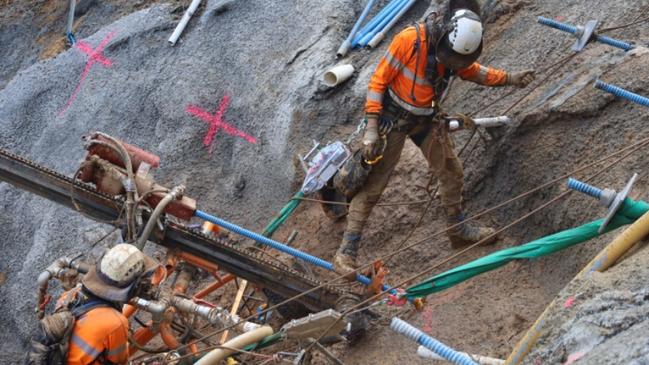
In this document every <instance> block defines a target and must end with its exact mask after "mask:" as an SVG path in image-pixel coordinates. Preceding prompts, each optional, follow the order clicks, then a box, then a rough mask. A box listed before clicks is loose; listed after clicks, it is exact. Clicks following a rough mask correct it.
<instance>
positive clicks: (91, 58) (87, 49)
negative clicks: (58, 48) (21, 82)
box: [59, 31, 116, 117]
mask: <svg viewBox="0 0 649 365" xmlns="http://www.w3.org/2000/svg"><path fill="white" fill-rule="evenodd" d="M115 33H116V32H115V31H113V32H110V33H108V35H107V36H106V37H105V38H104V39H103V40H102V41H101V43H99V45H98V46H97V48H95V49H93V48H92V47H91V46H90V45H89V44H88V43H86V42H84V41H79V42H77V44H76V47H77V48H78V49H79V50H80V51H81V52H83V53H85V54H86V55H88V60H87V61H86V65H85V66H84V68H83V71H81V76H80V77H79V82H78V83H77V86H76V87H75V88H74V91H72V95H70V98H69V99H68V101H67V103H65V106H64V107H63V109H61V111H60V112H59V117H61V116H63V114H65V112H66V111H67V110H68V109H70V106H72V103H74V101H75V100H76V99H77V95H79V91H80V90H81V86H82V85H83V82H84V81H85V80H86V77H88V73H90V69H91V68H92V66H93V65H94V64H95V63H97V62H98V63H100V64H102V65H103V66H104V67H106V68H110V67H111V66H113V61H111V60H109V59H108V58H106V56H104V54H103V52H104V48H106V45H108V42H110V40H111V38H113V36H114V35H115Z"/></svg>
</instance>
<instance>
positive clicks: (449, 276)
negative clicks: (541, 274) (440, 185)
mask: <svg viewBox="0 0 649 365" xmlns="http://www.w3.org/2000/svg"><path fill="white" fill-rule="evenodd" d="M647 211H649V204H648V203H646V202H643V201H639V202H636V201H634V200H632V199H630V198H627V199H626V200H625V202H624V204H623V206H622V209H620V210H619V211H618V213H617V214H616V215H615V217H613V219H612V220H611V223H610V224H609V225H608V227H607V228H606V232H609V231H611V230H614V229H616V228H619V227H621V226H624V225H627V224H631V223H633V222H635V221H636V220H637V219H638V218H640V217H641V216H642V215H644V214H645V213H646V212H647ZM602 222H603V219H600V220H596V221H594V222H590V223H586V224H584V225H583V226H579V227H576V228H572V229H568V230H565V231H562V232H558V233H555V234H553V235H550V236H546V237H543V238H540V239H538V240H535V241H532V242H530V243H527V244H524V245H522V246H517V247H512V248H508V249H506V250H502V251H498V252H494V253H492V254H491V255H488V256H485V257H482V258H480V259H477V260H475V261H472V262H470V263H468V264H466V265H462V266H459V267H456V268H454V269H452V270H449V271H447V272H444V273H441V274H439V275H436V276H433V277H432V278H430V279H428V280H426V281H424V282H422V283H420V284H417V285H415V286H413V287H411V288H408V290H406V296H407V297H408V299H415V298H422V297H425V296H427V295H430V294H433V293H437V292H440V291H443V290H446V289H448V288H450V287H453V286H455V285H457V284H459V283H461V282H463V281H465V280H468V279H470V278H472V277H474V276H477V275H480V274H482V273H485V272H487V271H491V270H494V269H497V268H499V267H501V266H503V265H505V264H507V263H508V262H510V261H512V260H523V259H535V258H538V257H542V256H546V255H550V254H552V253H555V252H557V251H561V250H563V249H566V248H568V247H571V246H574V245H576V244H578V243H582V242H585V241H588V240H590V239H592V238H595V237H597V236H599V233H598V232H597V230H598V229H599V227H600V226H601V224H602Z"/></svg>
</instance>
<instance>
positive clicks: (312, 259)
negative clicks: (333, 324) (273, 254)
mask: <svg viewBox="0 0 649 365" xmlns="http://www.w3.org/2000/svg"><path fill="white" fill-rule="evenodd" d="M194 216H195V217H198V218H200V219H202V220H205V221H208V222H210V223H214V224H216V225H217V226H219V227H223V228H225V229H227V230H229V231H231V232H234V233H236V234H238V235H241V236H244V237H247V238H250V239H251V240H253V241H255V242H259V243H261V244H262V245H266V246H269V247H272V248H274V249H276V250H278V251H281V252H284V253H286V254H289V255H291V256H293V257H297V258H299V259H301V260H304V261H306V262H308V263H310V264H312V265H315V266H318V267H321V268H323V269H326V270H329V271H334V265H333V264H331V263H330V262H327V261H325V260H323V259H321V258H319V257H316V256H313V255H309V254H308V253H304V252H302V251H300V250H296V249H294V248H293V247H289V246H287V245H285V244H283V243H279V242H277V241H275V240H272V239H270V238H268V237H264V236H262V235H260V234H258V233H255V232H252V231H249V230H247V229H245V228H242V227H239V226H237V225H236V224H232V223H230V222H228V221H225V220H223V219H221V218H218V217H215V216H213V215H210V214H207V213H205V212H203V211H200V210H196V212H195V213H194ZM356 281H358V282H359V283H362V284H365V285H370V284H371V283H372V280H371V279H370V278H368V277H367V276H365V275H356ZM388 289H390V287H389V286H387V285H383V290H388ZM390 293H392V294H395V293H396V290H392V291H391V292H390Z"/></svg>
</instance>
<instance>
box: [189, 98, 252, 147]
mask: <svg viewBox="0 0 649 365" xmlns="http://www.w3.org/2000/svg"><path fill="white" fill-rule="evenodd" d="M229 104H230V96H228V95H225V96H224V97H223V99H222V100H221V104H219V109H218V110H217V111H216V113H214V114H213V115H212V114H210V113H208V112H207V111H206V110H204V109H202V108H200V107H198V106H196V105H191V104H190V105H188V106H187V109H186V111H187V113H190V114H193V115H194V116H196V117H198V118H200V119H202V120H203V121H205V122H206V123H207V124H209V125H210V127H209V129H208V130H207V133H205V137H204V138H203V145H204V146H205V147H208V148H209V151H210V153H212V147H213V144H212V142H214V137H216V133H217V132H218V130H219V129H223V131H224V132H225V133H227V134H229V135H231V136H235V137H241V138H243V139H245V140H246V141H247V142H248V143H251V144H255V143H257V139H256V138H255V137H253V136H251V135H249V134H247V133H246V132H244V131H242V130H239V129H237V128H236V127H234V126H232V125H230V124H228V123H226V122H225V121H223V115H224V114H225V110H226V109H227V108H228V105H229Z"/></svg>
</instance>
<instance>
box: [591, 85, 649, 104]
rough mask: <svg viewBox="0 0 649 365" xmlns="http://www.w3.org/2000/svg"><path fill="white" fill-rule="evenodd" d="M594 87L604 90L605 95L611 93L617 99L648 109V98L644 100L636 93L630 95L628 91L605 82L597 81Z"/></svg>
mask: <svg viewBox="0 0 649 365" xmlns="http://www.w3.org/2000/svg"><path fill="white" fill-rule="evenodd" d="M595 87H596V88H598V89H600V90H604V91H606V92H607V93H611V94H613V95H615V96H617V97H620V98H623V99H627V100H631V101H632V102H634V103H637V104H640V105H643V106H646V107H649V98H646V97H644V96H642V95H638V94H636V93H632V92H630V91H627V90H624V89H622V88H621V87H617V86H614V85H611V84H607V83H605V82H602V81H600V80H597V81H596V82H595Z"/></svg>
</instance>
